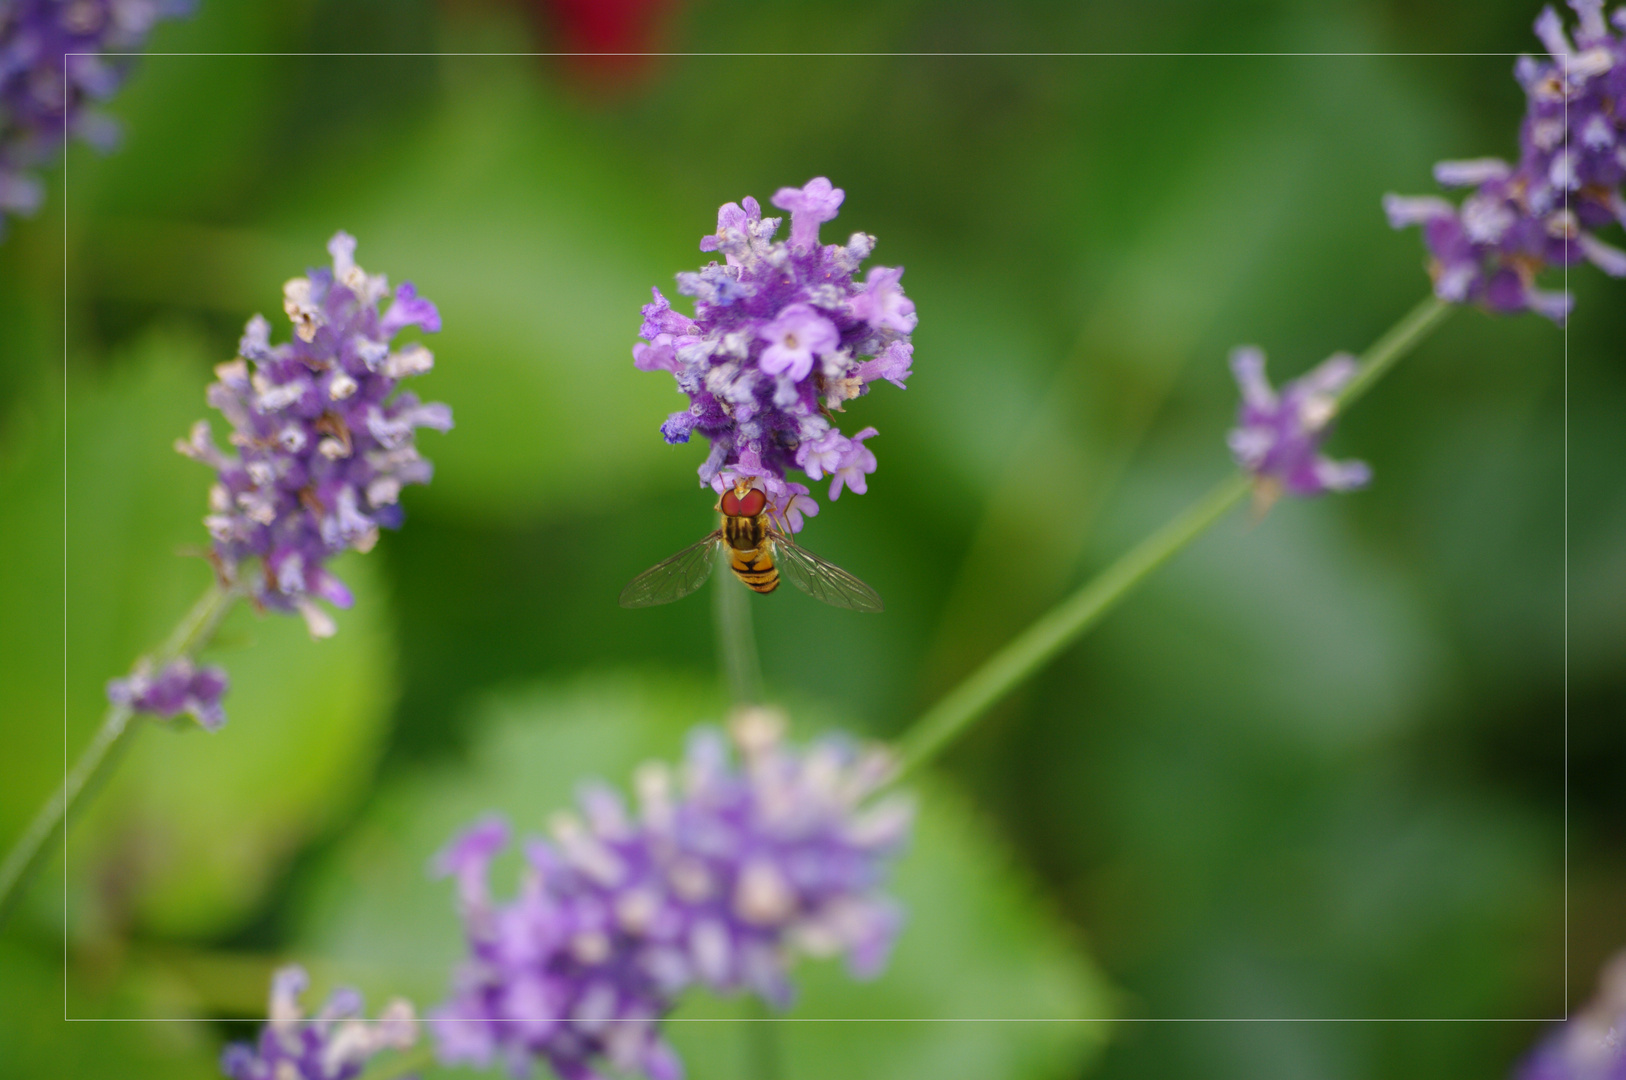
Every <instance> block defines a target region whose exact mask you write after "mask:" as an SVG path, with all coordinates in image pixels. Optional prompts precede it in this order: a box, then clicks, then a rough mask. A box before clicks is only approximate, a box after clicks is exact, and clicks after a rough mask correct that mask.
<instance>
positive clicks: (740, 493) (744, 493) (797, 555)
mask: <svg viewBox="0 0 1626 1080" xmlns="http://www.w3.org/2000/svg"><path fill="white" fill-rule="evenodd" d="M715 509H716V510H717V511H718V512H719V513H721V514H722V516H723V523H722V528H720V529H718V530H717V531H715V532H713V533H712V534H711V535H710V536H708V537H706V538H705V539H704V540H701V541H699V542H698V543H694V544H690V545H689V546H688V547H686V548H684V549H683V550H682V551H680V552H678V553H677V554H676V555H673V556H672V557H671V558H670V559H666V560H664V561H662V562H659V563H656V564H655V565H654V566H652V567H650V568H649V569H648V570H645V571H644V572H643V573H641V574H639V575H638V576H637V577H635V578H633V579H632V581H631V582H629V583H628V584H627V587H626V588H625V589H622V590H621V606H622V607H628V608H638V607H653V606H655V605H656V604H670V603H671V602H672V601H673V600H679V599H682V598H683V597H685V596H688V595H689V594H690V593H692V592H694V591H695V590H696V589H698V588H700V586H702V585H704V584H705V583H706V579H707V578H709V577H710V576H711V570H712V566H713V565H715V564H716V563H717V562H718V561H719V555H720V556H721V557H723V558H726V559H727V561H728V568H729V569H730V570H732V571H733V572H734V576H735V577H737V578H739V579H740V580H741V581H743V582H745V584H746V585H747V586H748V587H750V588H752V589H754V590H756V591H757V592H759V593H770V592H773V591H774V590H775V589H777V588H778V587H779V579H780V578H781V577H782V576H783V577H786V578H789V579H790V583H791V584H792V585H794V586H796V587H797V588H798V589H801V590H802V591H803V592H805V593H807V595H809V596H811V597H813V599H815V600H822V601H824V602H825V603H826V604H833V605H835V606H836V607H843V608H851V609H852V610H854V611H880V610H881V607H882V605H881V598H880V596H879V595H878V594H877V593H876V592H875V590H874V589H872V588H870V587H869V586H868V585H865V584H864V583H863V582H862V581H859V580H858V579H857V578H855V577H853V576H852V575H851V574H849V573H847V571H845V570H843V569H841V567H839V566H835V565H832V564H831V563H827V562H825V561H824V560H823V559H821V558H819V557H818V556H817V555H815V554H813V553H812V552H811V551H808V550H807V549H806V548H804V547H802V546H800V545H799V544H797V543H796V542H795V541H794V540H792V539H791V538H790V533H789V531H788V530H786V529H782V528H780V527H779V524H778V523H777V522H776V521H775V520H774V516H773V512H772V511H771V510H770V509H769V508H768V497H767V495H766V494H764V492H763V491H762V489H760V488H753V487H751V486H750V482H749V481H746V480H740V481H738V482H736V483H735V485H734V487H733V488H732V489H731V490H729V491H725V492H723V497H722V498H721V499H719V500H717V506H716V507H715Z"/></svg>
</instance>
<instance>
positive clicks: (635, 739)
mask: <svg viewBox="0 0 1626 1080" xmlns="http://www.w3.org/2000/svg"><path fill="white" fill-rule="evenodd" d="M718 704H719V703H718V702H717V700H716V698H715V697H713V696H712V695H710V694H708V693H706V692H704V691H701V690H700V689H698V688H696V687H695V686H693V685H691V684H689V683H685V682H678V681H673V680H670V679H664V678H655V677H650V676H634V675H628V674H621V675H613V676H598V677H593V678H588V679H584V680H582V681H580V682H578V683H576V684H574V685H572V686H569V687H565V688H558V687H538V688H534V689H531V690H528V691H525V692H520V693H515V694H512V695H509V696H506V697H503V698H500V699H497V700H494V701H492V702H490V703H488V704H487V706H486V707H485V708H484V709H483V710H482V715H481V716H480V717H479V725H478V729H477V730H478V731H479V735H478V736H477V743H476V746H475V748H474V749H473V751H472V753H471V755H470V758H469V760H468V761H467V762H466V763H464V764H462V765H460V766H457V767H447V768H443V769H439V770H436V771H433V772H427V773H424V774H422V775H420V776H417V777H415V778H411V779H407V780H404V781H402V782H401V783H399V784H397V785H395V786H393V787H391V788H389V789H386V791H385V792H384V793H383V794H382V795H381V796H380V797H379V799H378V800H377V801H376V802H375V804H374V805H373V806H372V808H371V809H370V810H369V812H368V814H367V815H366V817H365V818H364V819H363V821H362V822H361V823H360V824H359V825H358V826H357V828H356V829H355V830H353V831H352V833H351V834H350V835H349V836H348V837H347V839H346V841H345V843H344V844H343V846H342V847H341V848H339V849H338V850H337V851H336V852H335V853H334V854H333V855H332V856H331V857H330V861H329V862H327V863H326V864H325V865H324V866H323V867H322V868H321V871H320V874H319V876H318V879H317V881H316V884H315V885H314V886H313V887H312V889H311V891H310V893H309V895H308V896H307V897H306V900H305V903H304V905H303V907H304V917H303V919H302V929H301V930H300V932H299V933H298V934H297V935H296V942H297V947H296V949H295V956H297V957H298V958H300V959H301V960H304V961H308V962H312V963H317V964H321V965H322V966H323V967H324V969H325V970H328V971H332V972H334V973H336V975H337V976H339V977H342V978H344V979H346V980H354V981H356V982H358V983H360V984H361V985H362V986H363V987H364V988H366V989H367V991H368V993H369V996H375V997H382V996H383V995H387V994H393V993H403V994H408V995H410V996H412V997H413V998H414V999H415V1000H416V1001H418V1002H419V1003H420V1004H423V1005H431V1004H432V1003H434V1002H435V1001H437V1000H440V999H441V998H443V997H444V996H445V993H446V990H447V987H448V980H449V977H450V972H451V968H452V965H454V964H455V963H456V962H457V960H458V957H459V955H460V953H461V950H462V940H461V932H460V927H459V925H458V923H457V920H456V917H455V915H454V914H453V904H452V898H451V890H450V888H449V887H448V886H447V885H446V884H444V883H435V882H431V881H429V880H428V877H427V872H426V866H427V863H428V860H429V859H430V857H431V856H432V855H433V853H434V852H435V851H436V850H438V849H439V848H440V847H441V846H442V845H443V844H444V843H445V842H446V841H447V840H448V839H449V838H450V837H451V835H452V834H453V833H454V832H455V831H456V830H458V829H460V828H462V827H463V826H465V825H467V824H468V823H469V822H471V821H472V820H473V819H474V818H476V817H478V816H479V815H481V814H485V813H489V812H492V811H498V812H501V813H503V814H504V815H506V816H507V817H508V818H509V819H510V820H511V821H512V822H514V823H515V824H516V825H517V826H518V828H519V830H520V831H521V832H522V833H524V832H539V831H541V828H542V824H543V822H544V820H545V818H546V816H547V815H548V813H549V812H550V811H553V810H557V809H560V808H563V807H565V806H567V805H568V804H570V802H571V801H572V798H573V791H574V789H575V786H576V784H577V783H579V782H580V781H582V780H585V779H588V778H591V777H600V778H604V779H609V780H611V781H614V782H619V783H621V784H623V785H625V783H626V781H627V780H628V778H629V776H630V774H631V772H632V770H633V768H634V767H635V766H636V765H637V764H638V763H639V762H640V761H643V760H647V759H649V758H651V757H660V758H664V759H668V760H670V759H673V758H675V757H676V756H677V755H678V754H679V753H680V751H681V747H682V743H683V739H684V735H685V732H686V731H687V729H688V728H689V727H690V726H692V725H693V724H694V723H695V722H696V721H697V720H698V719H702V718H705V717H708V716H710V717H713V718H715V717H717V716H718ZM915 790H916V794H917V795H918V797H919V799H920V814H919V825H918V828H917V833H916V837H915V841H914V844H913V846H912V849H911V850H910V851H909V852H908V854H907V855H905V856H904V857H903V859H902V860H901V861H900V863H899V866H898V873H897V878H896V895H897V896H898V897H899V898H900V899H901V900H902V902H903V903H904V904H905V906H906V907H907V909H908V913H909V914H908V923H907V925H906V928H905V930H904V933H903V936H902V938H901V939H900V942H899V945H898V948H897V951H896V953H895V955H894V956H893V958H892V962H891V964H890V965H889V967H888V969H887V971H886V972H885V973H884V974H883V975H882V976H881V977H880V978H879V979H877V980H875V981H874V982H871V983H857V982H854V981H852V980H851V979H850V978H849V977H848V976H847V975H846V973H845V971H844V969H843V968H842V967H841V965H840V964H839V963H837V962H834V961H832V962H820V963H805V964H803V965H802V966H801V967H800V968H799V969H798V972H797V981H798V982H799V984H800V987H801V992H800V996H799V998H798V1001H797V1003H796V1005H795V1006H794V1007H793V1008H792V1010H791V1011H790V1013H789V1014H788V1017H787V1020H788V1022H785V1023H780V1024H776V1025H775V1026H774V1033H775V1036H776V1038H777V1039H778V1040H779V1041H780V1043H781V1045H780V1048H779V1056H780V1057H781V1058H782V1059H783V1064H784V1070H785V1071H784V1075H785V1076H787V1077H809V1078H811V1077H830V1076H843V1077H855V1078H863V1077H875V1078H877V1080H879V1078H881V1077H886V1078H888V1080H899V1078H903V1077H917V1076H918V1077H922V1078H926V1077H930V1078H932V1080H948V1078H952V1077H962V1076H963V1077H968V1078H969V1077H979V1078H980V1077H990V1076H999V1077H1002V1078H1016V1077H1051V1076H1064V1075H1076V1074H1077V1072H1078V1070H1079V1069H1080V1068H1081V1067H1082V1064H1083V1062H1084V1061H1086V1060H1087V1059H1088V1058H1089V1057H1090V1056H1091V1054H1092V1053H1093V1052H1094V1051H1095V1049H1096V1048H1097V1047H1098V1046H1099V1044H1100V1041H1101V1039H1102V1037H1103V1034H1104V1030H1105V1028H1104V1024H1102V1023H1100V1022H1096V1023H1054V1022H1051V1021H1056V1020H1078V1019H1086V1018H1102V1017H1105V1016H1106V1015H1108V1013H1109V1012H1110V1011H1111V1004H1110V1002H1109V999H1108V992H1107V990H1106V988H1105V986H1104V984H1103V982H1102V980H1101V978H1100V976H1099V975H1098V973H1097V972H1096V970H1095V968H1094V966H1093V965H1092V963H1091V961H1090V960H1089V958H1088V956H1087V955H1086V953H1085V952H1084V950H1083V949H1082V947H1081V946H1080V944H1079V943H1078V942H1077V941H1076V940H1075V939H1074V937H1073V936H1072V935H1071V933H1070V932H1069V931H1068V930H1067V929H1066V928H1065V927H1063V926H1062V925H1061V923H1060V921H1059V920H1058V919H1057V918H1056V917H1055V916H1054V914H1053V913H1052V912H1051V911H1050V910H1049V909H1048V907H1047V905H1046V904H1045V903H1044V902H1043V901H1042V899H1041V898H1039V897H1038V895H1037V893H1036V890H1035V889H1034V887H1033V885H1032V884H1031V882H1030V881H1029V880H1028V879H1027V878H1026V876H1025V875H1024V874H1023V873H1022V872H1021V871H1020V870H1019V869H1018V868H1017V867H1015V866H1014V865H1013V864H1012V862H1011V860H1010V858H1009V856H1008V854H1007V853H1006V851H1005V850H1004V848H1003V846H1002V845H1001V843H1000V842H999V841H998V840H997V839H996V838H995V837H994V836H993V835H992V833H991V831H990V830H989V828H988V827H987V825H986V824H985V823H984V822H983V821H981V820H980V819H979V818H978V817H977V815H976V814H974V813H973V812H972V811H971V809H970V808H969V807H967V806H966V804H965V803H964V801H963V799H962V798H961V797H959V796H958V795H957V793H956V792H954V791H953V790H952V789H950V788H948V787H947V786H946V785H944V784H942V783H941V782H939V781H930V780H928V781H922V782H921V783H920V784H918V785H916V788H915ZM516 865H517V857H515V856H513V855H512V853H510V855H509V856H508V858H507V861H506V862H499V872H498V875H497V877H498V882H499V884H498V891H499V895H506V892H505V887H504V885H505V883H504V880H503V879H504V877H505V871H507V872H509V873H511V872H512V870H513V869H514V868H515V866H516ZM745 1007H746V1006H745V1004H744V1003H743V1002H741V1001H739V1000H730V1001H716V1000H712V999H707V998H704V997H701V996H696V997H692V998H690V999H689V1000H687V1001H686V1002H685V1004H684V1006H683V1008H682V1009H680V1010H679V1012H678V1014H677V1015H676V1016H675V1017H674V1018H673V1020H672V1022H671V1029H672V1038H673V1039H674V1041H675V1042H676V1044H677V1046H678V1048H679V1050H680V1051H681V1053H682V1054H683V1055H684V1058H685V1060H686V1061H687V1063H688V1065H689V1069H690V1072H691V1075H694V1076H704V1077H721V1078H727V1077H732V1076H738V1075H743V1074H742V1072H741V1069H742V1067H743V1065H742V1063H743V1061H744V1060H745V1057H746V1050H747V1046H746V1040H747V1039H748V1038H749V1037H750V1034H751V1032H752V1030H754V1029H753V1028H751V1027H749V1026H748V1025H746V1024H741V1023H732V1022H715V1021H719V1020H721V1021H730V1020H732V1019H734V1018H736V1017H738V1016H741V1015H742V1009H744V1008H745ZM945 1020H955V1021H997V1022H987V1023H977V1022H971V1023H964V1022H962V1023H941V1022H940V1021H945ZM1016 1020H1028V1021H1043V1022H1034V1023H1011V1022H1010V1021H1016ZM815 1021H822V1022H815ZM833 1021H847V1022H833ZM874 1021H894V1022H887V1023H876V1022H874Z"/></svg>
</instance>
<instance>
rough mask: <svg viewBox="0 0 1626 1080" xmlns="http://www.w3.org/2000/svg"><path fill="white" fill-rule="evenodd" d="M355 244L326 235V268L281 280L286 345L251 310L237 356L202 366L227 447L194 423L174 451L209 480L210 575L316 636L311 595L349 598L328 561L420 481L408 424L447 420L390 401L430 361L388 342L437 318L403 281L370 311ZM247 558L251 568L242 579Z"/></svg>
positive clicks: (402, 397) (329, 623)
mask: <svg viewBox="0 0 1626 1080" xmlns="http://www.w3.org/2000/svg"><path fill="white" fill-rule="evenodd" d="M355 249H356V241H355V238H354V237H352V236H350V235H348V234H347V233H343V232H340V233H337V234H336V235H335V236H334V237H333V239H332V241H330V242H329V244H328V251H329V253H330V254H331V255H332V257H333V269H332V270H328V269H326V268H322V269H317V270H312V271H311V272H310V276H309V277H300V278H294V279H293V280H291V281H289V282H288V283H287V284H286V285H284V286H283V297H284V299H283V309H284V311H286V312H287V314H288V317H289V319H290V320H291V321H292V323H293V326H294V336H293V340H291V341H289V342H287V343H286V344H282V345H272V344H271V341H270V335H271V324H270V323H268V322H267V321H266V320H265V319H264V318H263V317H262V316H259V315H256V316H254V318H252V319H250V320H249V323H248V327H247V329H245V330H244V332H243V338H242V341H241V343H240V344H239V346H238V351H239V353H240V356H241V358H240V359H237V360H233V361H230V362H228V363H225V364H221V365H220V366H218V367H217V368H215V374H216V375H217V376H218V377H219V380H220V381H219V382H216V383H214V384H213V385H212V386H210V387H209V403H210V404H211V405H213V406H214V407H215V408H217V409H219V410H220V411H221V413H223V414H224V415H225V417H226V419H227V420H229V421H230V422H231V426H232V433H231V436H230V445H231V447H232V448H233V450H234V451H235V452H234V453H226V452H223V451H222V450H220V449H219V448H218V447H217V446H216V445H215V442H214V437H213V434H212V432H211V431H210V428H209V422H208V421H207V420H200V421H198V422H197V424H195V425H194V426H193V428H192V432H191V435H190V436H189V437H188V438H186V439H183V440H178V441H177V442H176V444H175V448H176V449H177V450H178V451H180V452H181V453H183V454H185V455H187V456H188V457H191V458H195V459H196V460H198V461H201V462H203V463H204V464H206V465H208V466H210V467H211V468H213V469H215V470H216V471H217V472H218V474H219V476H218V479H217V481H216V483H215V485H214V487H213V488H212V489H211V491H210V494H209V501H210V511H211V512H210V514H209V516H208V517H206V518H204V524H205V525H206V526H207V527H208V529H209V532H210V535H211V536H212V537H213V538H214V557H215V561H216V565H217V567H218V569H219V571H220V575H221V577H222V579H223V580H224V581H225V582H226V584H228V585H230V586H235V587H239V588H242V589H244V590H245V591H246V592H247V593H248V595H250V596H251V597H253V598H254V600H255V601H256V603H258V604H259V605H261V606H263V607H267V608H271V609H273V610H277V611H298V612H299V613H300V614H302V615H303V616H304V618H305V622H306V624H307V625H308V626H309V628H310V632H311V634H312V635H313V636H315V637H326V636H328V635H331V634H332V633H333V632H334V629H335V627H334V623H333V619H332V617H331V616H329V615H328V614H327V613H326V611H324V610H323V609H322V608H320V607H318V606H317V604H316V602H315V601H316V599H317V598H321V599H323V600H326V601H327V602H328V603H330V604H333V605H335V606H337V607H341V608H344V607H349V606H350V605H351V603H352V602H353V600H352V597H351V594H350V590H349V589H347V588H346V587H345V585H344V583H343V582H341V581H340V580H339V579H338V578H336V577H334V576H333V574H332V573H330V572H329V571H328V569H327V566H326V564H327V561H328V560H329V559H330V558H332V557H333V556H334V555H337V554H339V553H340V552H342V551H345V550H347V549H350V548H354V549H355V550H357V551H368V550H370V549H371V548H372V546H373V544H374V543H375V542H376V541H377V539H378V530H379V529H380V528H388V529H393V528H396V527H397V526H399V525H400V523H401V519H402V512H401V507H400V501H399V496H400V493H401V489H402V488H403V487H404V486H406V485H408V484H426V483H428V482H429V479H430V477H431V475H432V474H433V468H432V467H431V465H430V463H429V462H427V461H425V460H424V459H423V458H422V457H420V456H419V454H418V450H417V447H416V446H415V445H414V443H413V433H414V431H415V429H417V428H420V427H427V428H433V429H434V430H436V431H446V430H449V429H450V428H451V426H452V413H451V410H450V409H449V408H447V407H446V406H445V405H441V404H427V405H426V404H422V403H420V402H419V401H418V399H417V397H416V396H414V395H413V394H411V393H410V392H402V393H395V389H396V385H397V383H398V382H399V381H400V380H401V379H404V378H406V377H408V376H411V375H418V374H421V373H423V372H425V371H428V370H429V369H430V368H431V367H432V366H433V364H434V357H433V356H432V355H431V354H430V352H429V350H428V349H426V348H424V347H423V346H422V345H421V344H419V343H417V342H410V343H408V344H405V345H401V346H399V347H397V346H395V345H394V344H393V339H394V337H395V335H396V334H398V333H399V332H400V331H401V330H403V329H405V328H406V327H409V326H418V327H420V328H421V329H423V330H425V331H429V332H434V331H438V330H439V329H440V313H439V312H438V311H437V310H436V309H435V305H434V304H432V303H430V302H429V301H428V300H425V299H423V298H422V297H420V296H418V294H417V292H416V290H415V289H414V288H413V287H412V283H411V282H403V283H402V284H401V285H400V286H399V287H397V288H396V290H395V293H394V299H393V300H392V301H391V302H390V306H389V308H388V309H387V310H386V311H385V312H384V313H383V314H382V315H381V314H380V313H379V310H378V305H379V302H380V301H381V300H382V299H384V297H385V296H387V295H389V292H390V289H389V283H388V281H387V280H386V279H385V277H384V276H383V275H380V274H368V273H366V272H365V271H363V270H362V269H361V267H359V266H357V265H356V263H355V258H354V255H355ZM392 395H393V396H392ZM250 559H255V560H258V572H257V573H255V574H253V575H252V576H250V577H249V578H248V579H247V580H244V578H243V577H242V576H241V575H240V573H239V572H240V570H241V568H242V565H243V563H244V562H245V561H246V560H250Z"/></svg>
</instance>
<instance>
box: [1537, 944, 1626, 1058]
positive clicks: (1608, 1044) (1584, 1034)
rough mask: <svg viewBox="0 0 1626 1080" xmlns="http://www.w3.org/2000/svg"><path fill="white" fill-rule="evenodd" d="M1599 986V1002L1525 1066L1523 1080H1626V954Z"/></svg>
mask: <svg viewBox="0 0 1626 1080" xmlns="http://www.w3.org/2000/svg"><path fill="white" fill-rule="evenodd" d="M1598 982H1599V988H1598V996H1597V998H1596V999H1594V1000H1593V1001H1592V1003H1591V1004H1589V1005H1588V1006H1587V1007H1586V1008H1585V1009H1583V1010H1582V1011H1581V1012H1579V1013H1577V1014H1575V1015H1574V1016H1572V1017H1570V1018H1569V1020H1568V1021H1566V1022H1565V1024H1564V1025H1563V1027H1561V1028H1559V1030H1558V1031H1556V1032H1554V1033H1553V1035H1552V1036H1551V1037H1550V1038H1548V1039H1547V1040H1546V1041H1544V1042H1543V1043H1542V1044H1541V1045H1540V1046H1538V1047H1536V1049H1535V1050H1534V1051H1533V1052H1532V1053H1531V1054H1530V1056H1529V1057H1527V1058H1526V1059H1525V1060H1524V1061H1523V1062H1522V1063H1520V1065H1519V1067H1518V1069H1517V1070H1516V1072H1515V1074H1514V1075H1515V1076H1516V1077H1517V1080H1626V954H1622V955H1620V956H1617V957H1616V958H1615V959H1614V961H1613V962H1612V963H1611V964H1610V965H1609V966H1608V967H1607V968H1605V969H1604V972H1603V976H1602V978H1600V979H1599V980H1598Z"/></svg>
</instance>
